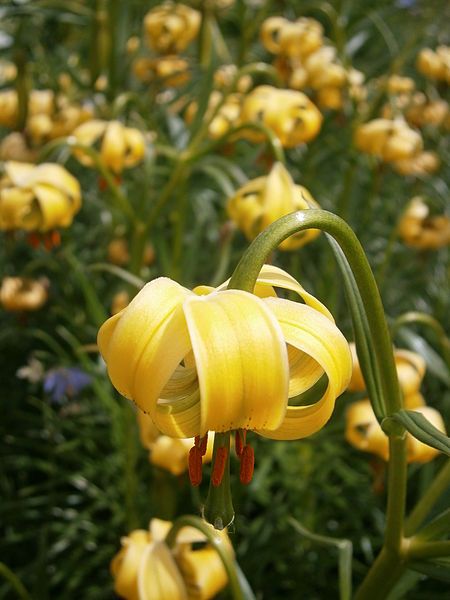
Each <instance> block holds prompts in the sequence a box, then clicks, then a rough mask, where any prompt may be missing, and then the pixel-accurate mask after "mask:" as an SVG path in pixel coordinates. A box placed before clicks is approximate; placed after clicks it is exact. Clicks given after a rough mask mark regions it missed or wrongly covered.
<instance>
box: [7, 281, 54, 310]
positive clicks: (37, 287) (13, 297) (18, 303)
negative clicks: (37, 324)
mask: <svg viewBox="0 0 450 600" xmlns="http://www.w3.org/2000/svg"><path fill="white" fill-rule="evenodd" d="M47 297H48V293H47V285H46V284H45V282H43V281H39V280H36V279H26V278H24V277H4V278H3V280H2V283H1V286H0V304H1V305H2V306H3V308H4V309H5V310H9V311H32V310H39V309H40V308H41V307H42V306H43V305H44V304H45V303H46V302H47Z"/></svg>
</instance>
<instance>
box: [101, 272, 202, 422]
mask: <svg viewBox="0 0 450 600" xmlns="http://www.w3.org/2000/svg"><path fill="white" fill-rule="evenodd" d="M190 294H192V292H190V291H189V290H187V289H186V288H183V287H182V286H180V285H178V284H177V283H175V282H174V281H171V280H170V279H167V278H165V277H160V278H158V279H155V280H153V281H151V282H150V283H148V284H147V285H146V286H144V288H143V289H142V290H141V291H140V292H139V294H137V296H136V297H135V298H134V299H133V300H132V301H131V302H130V304H129V305H128V306H127V307H126V308H124V309H123V310H122V311H121V312H120V313H118V314H117V315H115V316H114V317H111V318H110V319H108V321H106V322H105V323H104V324H103V325H102V327H101V328H100V331H99V333H98V345H99V349H100V352H101V354H102V356H103V358H104V359H105V362H106V365H107V367H108V373H109V376H110V379H111V381H112V383H113V385H114V386H115V387H116V389H117V390H119V392H120V393H121V394H123V395H124V396H126V397H127V398H130V399H133V400H134V401H135V402H136V403H137V404H138V406H139V407H140V408H141V409H142V410H144V411H145V412H150V413H151V416H152V418H153V414H152V412H153V411H154V409H155V406H156V402H157V400H158V397H159V395H160V393H161V390H162V389H163V388H164V386H165V384H166V383H167V381H168V380H169V379H170V377H171V375H172V373H173V372H174V371H175V369H176V367H177V366H178V365H179V364H180V362H181V360H182V359H183V357H184V356H185V355H186V354H187V353H188V351H189V349H190V344H189V336H188V332H187V329H186V324H185V321H184V316H183V312H182V310H181V305H182V303H183V301H184V300H185V298H187V297H188V296H189V295H190ZM154 420H155V419H154ZM155 424H156V425H158V427H159V424H158V423H156V422H155Z"/></svg>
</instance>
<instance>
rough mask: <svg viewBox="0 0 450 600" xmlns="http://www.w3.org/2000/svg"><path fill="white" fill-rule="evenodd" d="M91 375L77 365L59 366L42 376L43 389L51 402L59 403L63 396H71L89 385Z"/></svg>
mask: <svg viewBox="0 0 450 600" xmlns="http://www.w3.org/2000/svg"><path fill="white" fill-rule="evenodd" d="M90 383H91V377H90V376H89V375H88V374H87V373H85V372H84V371H83V370H82V369H79V368H77V367H68V368H66V367H59V368H57V369H52V370H51V371H48V372H47V373H46V375H45V377H44V391H45V392H46V393H47V394H49V395H50V396H51V399H52V400H53V402H56V403H57V404H61V402H62V401H63V400H64V397H68V398H73V397H74V396H77V395H78V394H79V393H80V392H81V390H83V389H84V388H85V387H87V386H88V385H90Z"/></svg>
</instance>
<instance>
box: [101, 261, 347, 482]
mask: <svg viewBox="0 0 450 600" xmlns="http://www.w3.org/2000/svg"><path fill="white" fill-rule="evenodd" d="M273 286H275V287H281V288H284V289H289V290H291V291H294V292H296V293H297V294H299V295H300V297H301V298H302V299H303V300H304V301H305V303H306V304H300V303H297V302H292V301H289V300H284V299H281V298H278V297H276V294H275V292H274V289H273ZM205 291H206V292H209V291H210V290H209V289H208V288H205V287H204V286H203V287H201V288H196V290H195V291H194V292H192V291H190V290H188V289H186V288H184V287H182V286H180V285H179V284H177V283H176V282H174V281H172V280H170V279H167V278H165V277H161V278H159V279H155V280H154V281H152V282H150V283H148V284H147V285H146V286H145V287H144V288H143V289H142V290H141V291H140V292H139V293H138V294H137V296H136V297H135V298H134V299H133V300H132V301H131V302H130V304H129V305H128V306H127V308H125V309H124V310H123V311H122V312H120V313H118V314H117V315H115V316H114V317H111V318H110V319H108V321H106V322H105V323H104V324H103V325H102V327H101V328H100V331H99V333H98V345H99V349H100V352H101V354H102V356H103V358H104V359H105V362H106V365H107V368H108V374H109V376H110V378H111V381H112V383H113V385H114V386H115V387H116V389H117V390H118V391H119V392H120V393H121V394H122V395H124V396H125V397H127V398H130V399H133V400H134V401H135V402H136V404H137V405H138V406H139V407H140V408H141V409H142V410H143V411H145V412H147V413H148V414H149V415H150V417H151V418H152V420H153V422H154V424H155V425H156V426H157V428H158V429H159V430H160V431H161V432H162V433H164V434H166V435H169V436H171V437H175V438H187V437H194V436H196V437H197V439H196V443H195V446H194V447H198V446H199V445H200V444H202V443H204V442H203V441H202V440H206V437H207V434H208V431H213V432H228V431H234V430H242V431H244V432H245V431H247V430H252V431H256V432H257V433H259V434H260V435H263V436H265V437H268V438H272V439H300V438H302V437H306V436H309V435H311V434H313V433H315V432H316V431H318V430H319V429H321V428H322V427H323V426H324V425H325V423H326V422H327V421H328V420H329V418H330V416H331V414H332V412H333V408H334V403H335V400H336V398H337V396H339V395H340V394H341V393H342V392H343V391H344V389H346V387H347V384H348V381H349V379H350V375H351V357H350V351H349V348H348V344H347V342H346V340H345V338H344V337H343V335H342V334H341V332H340V331H339V329H337V327H336V326H335V324H334V321H333V319H332V317H331V315H330V313H329V311H328V310H327V309H326V308H325V307H324V306H323V304H321V303H320V302H319V301H318V300H317V299H315V298H314V297H313V296H311V295H310V294H308V293H307V292H306V291H305V290H304V289H303V288H302V287H301V286H300V284H298V283H297V281H295V279H293V278H292V277H290V275H288V274H287V273H285V272H284V271H282V270H281V269H278V268H276V267H273V266H268V265H265V266H264V267H263V269H262V271H261V273H260V275H259V278H258V288H257V293H258V294H261V295H262V296H264V297H263V298H261V297H257V296H255V295H253V294H249V293H248V292H243V291H240V290H226V289H221V288H219V289H218V290H215V291H211V293H207V294H206V295H204V294H205ZM195 292H197V293H195ZM198 294H202V295H198ZM218 324H220V326H218ZM124 356H127V360H126V361H124V360H123V357H124ZM324 373H325V374H326V375H327V377H328V387H327V389H326V391H325V393H324V394H323V396H322V397H321V398H320V399H319V400H318V401H317V402H316V403H315V404H312V405H308V406H295V405H294V406H291V405H289V398H293V397H295V396H298V395H299V394H301V393H303V392H305V391H306V390H308V389H310V388H311V387H312V386H313V385H314V384H315V383H316V382H317V381H318V380H319V379H320V377H321V376H322V375H323V374H324ZM218 407H220V410H218ZM238 437H239V439H240V434H239V436H238ZM228 450H229V449H228V448H224V452H225V453H227V452H228ZM241 466H242V463H241ZM213 469H214V467H213ZM191 479H192V477H191ZM194 479H196V478H194ZM219 484H220V478H219V482H218V483H217V485H219Z"/></svg>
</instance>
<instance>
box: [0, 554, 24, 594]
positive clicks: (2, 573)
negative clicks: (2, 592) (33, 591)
mask: <svg viewBox="0 0 450 600" xmlns="http://www.w3.org/2000/svg"><path fill="white" fill-rule="evenodd" d="M0 577H3V579H6V581H8V583H10V585H11V587H12V588H13V589H14V591H15V592H16V594H17V596H18V597H19V598H21V600H31V596H30V594H29V593H28V592H27V590H26V589H25V587H24V585H23V583H22V582H21V581H20V579H19V578H18V577H17V575H16V574H15V573H13V572H12V571H11V569H10V568H9V567H7V566H6V565H5V564H4V563H2V562H0Z"/></svg>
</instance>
